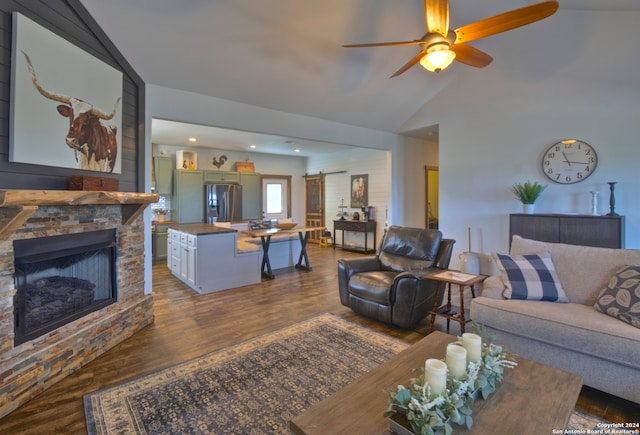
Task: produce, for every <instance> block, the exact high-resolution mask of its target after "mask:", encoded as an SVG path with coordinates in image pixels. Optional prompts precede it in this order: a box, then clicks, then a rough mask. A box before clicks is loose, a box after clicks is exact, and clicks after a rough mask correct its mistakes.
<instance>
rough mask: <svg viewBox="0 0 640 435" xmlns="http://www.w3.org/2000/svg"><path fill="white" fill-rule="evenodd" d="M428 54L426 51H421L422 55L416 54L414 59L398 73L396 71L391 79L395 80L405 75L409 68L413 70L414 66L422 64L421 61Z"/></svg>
mask: <svg viewBox="0 0 640 435" xmlns="http://www.w3.org/2000/svg"><path fill="white" fill-rule="evenodd" d="M425 54H427V52H426V50H421V51H420V53H418V54H416V55H415V56H414V57H412V58H411V60H410V61H409V62H407V63H405V64H404V65H403V66H402V68H400V69H399V70H398V71H396V72H395V73H394V74H393V75H392V76H391V77H390V78H394V77H397V76H399V75H400V74H402V73H404V72H405V71H407V70H408V69H409V68H411V67H412V66H414V65H415V64H417V63H418V62H420V59H422V58H423V57H424V55H425Z"/></svg>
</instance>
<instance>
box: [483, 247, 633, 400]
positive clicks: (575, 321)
mask: <svg viewBox="0 0 640 435" xmlns="http://www.w3.org/2000/svg"><path fill="white" fill-rule="evenodd" d="M540 252H549V253H550V254H551V259H552V260H553V265H554V266H555V270H556V272H557V275H558V278H559V280H560V282H561V284H562V287H563V288H564V291H565V293H566V295H567V297H568V299H569V303H560V302H543V301H532V300H508V299H505V298H504V296H503V291H504V289H505V285H504V283H503V279H502V278H501V276H492V277H489V278H488V279H487V280H486V281H485V283H484V284H485V285H484V288H483V289H482V293H481V295H480V296H479V297H477V298H475V299H473V301H472V302H471V318H472V319H473V321H474V322H475V323H479V324H482V325H484V332H485V334H487V335H490V334H495V335H496V336H497V339H496V341H497V342H499V343H500V344H504V345H505V347H506V348H507V350H508V351H509V352H512V353H514V354H517V355H521V356H523V357H525V358H528V359H531V360H535V361H539V362H541V363H544V364H548V365H550V366H554V367H557V368H560V369H563V370H566V371H569V372H573V373H576V374H578V375H580V376H581V377H582V378H583V380H584V384H585V385H588V386H590V387H593V388H596V389H598V390H601V391H605V392H608V393H611V394H613V395H616V396H619V397H622V398H625V399H627V400H631V401H633V402H636V403H640V328H636V327H634V326H632V325H630V324H629V323H625V322H623V321H621V320H619V319H617V318H615V317H612V316H609V315H607V314H604V313H602V312H600V311H597V310H596V309H595V308H594V303H595V302H596V299H597V298H598V296H599V295H600V293H601V291H602V289H604V288H605V287H606V286H607V284H608V283H609V280H610V278H611V277H612V276H613V275H614V274H615V272H616V271H617V270H618V269H619V268H620V267H622V266H624V265H640V250H632V249H607V248H594V247H586V246H575V245H566V244H560V243H546V242H539V241H534V240H528V239H523V238H521V237H519V236H514V238H513V241H512V245H511V252H510V254H511V255H512V256H513V255H523V254H532V253H540ZM552 387H553V386H552ZM558 387H560V386H558ZM532 399H533V400H535V398H532Z"/></svg>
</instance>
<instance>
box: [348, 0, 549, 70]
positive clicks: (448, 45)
mask: <svg viewBox="0 0 640 435" xmlns="http://www.w3.org/2000/svg"><path fill="white" fill-rule="evenodd" d="M557 10H558V2H557V1H545V2H542V3H536V4H533V5H531V6H525V7H523V8H519V9H514V10H512V11H509V12H504V13H502V14H499V15H495V16H493V17H490V18H485V19H483V20H480V21H476V22H475V23H471V24H467V25H465V26H462V27H460V28H458V29H455V30H450V29H449V0H424V12H425V14H424V15H425V20H426V24H427V33H425V35H424V36H423V37H422V38H420V39H415V40H413V41H399V42H374V43H370V44H349V45H343V47H384V46H404V45H421V46H422V50H420V52H419V53H418V54H416V55H415V56H414V57H413V58H412V59H411V60H409V62H407V63H406V64H404V65H403V66H402V68H400V69H399V70H398V71H396V72H395V73H394V74H393V75H392V76H391V77H396V76H399V75H400V74H402V73H404V72H405V71H407V70H408V69H409V68H411V67H412V66H414V65H415V64H417V63H418V62H420V64H421V65H422V66H423V67H425V68H426V69H428V70H429V71H433V72H440V71H442V70H443V69H445V68H446V67H448V66H449V65H450V64H451V62H453V60H454V59H455V60H457V61H458V62H461V63H464V64H466V65H470V66H473V67H476V68H484V67H485V66H487V65H489V64H490V63H491V62H492V61H493V58H492V57H491V56H489V55H488V54H487V53H485V52H483V51H481V50H478V49H477V48H475V47H472V46H471V45H468V44H466V43H467V42H470V41H475V40H476V39H481V38H486V37H487V36H491V35H495V34H497V33H502V32H506V31H508V30H512V29H515V28H518V27H522V26H525V25H527V24H531V23H534V22H536V21H539V20H542V19H544V18H547V17H550V16H551V15H553V14H554V13H555V12H556V11H557Z"/></svg>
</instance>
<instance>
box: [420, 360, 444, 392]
mask: <svg viewBox="0 0 640 435" xmlns="http://www.w3.org/2000/svg"><path fill="white" fill-rule="evenodd" d="M424 379H425V381H426V382H428V383H429V385H430V386H431V392H432V393H433V394H441V393H443V392H444V390H446V388H447V365H446V364H445V363H443V362H442V361H440V360H439V359H433V358H430V359H428V360H426V361H425V363H424Z"/></svg>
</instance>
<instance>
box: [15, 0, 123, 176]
mask: <svg viewBox="0 0 640 435" xmlns="http://www.w3.org/2000/svg"><path fill="white" fill-rule="evenodd" d="M12 28H13V40H12V41H13V45H12V52H11V97H10V98H11V104H10V119H11V121H10V124H9V136H10V138H9V161H11V162H21V163H30V164H35V165H47V166H56V167H62V168H76V169H83V170H88V171H99V172H109V173H121V161H122V150H121V147H122V102H121V100H122V71H119V70H117V69H116V68H113V67H111V66H110V65H107V64H106V63H104V62H102V61H101V60H99V59H98V58H96V57H94V56H92V55H90V54H89V53H87V52H86V51H84V50H82V49H80V48H79V47H77V46H75V45H73V44H72V43H70V42H69V41H67V40H65V39H63V38H61V37H60V36H58V35H56V34H55V33H53V32H51V31H50V30H48V29H46V28H44V27H42V26H41V25H39V24H37V23H36V22H34V21H32V20H30V19H29V18H27V17H25V16H24V15H21V14H19V13H17V12H14V13H13V26H12Z"/></svg>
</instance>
